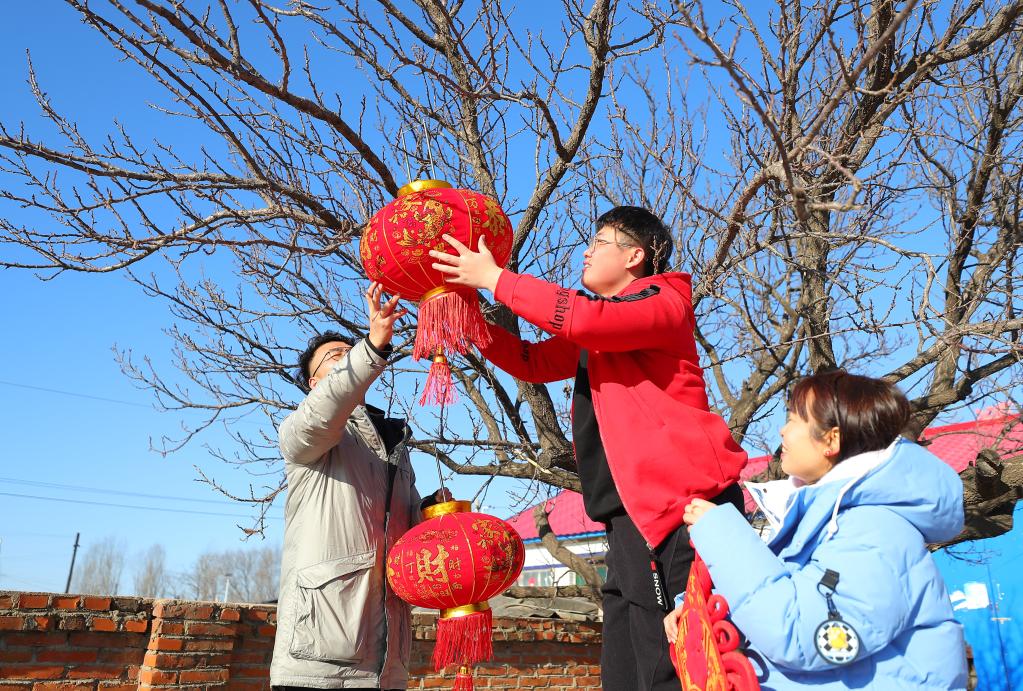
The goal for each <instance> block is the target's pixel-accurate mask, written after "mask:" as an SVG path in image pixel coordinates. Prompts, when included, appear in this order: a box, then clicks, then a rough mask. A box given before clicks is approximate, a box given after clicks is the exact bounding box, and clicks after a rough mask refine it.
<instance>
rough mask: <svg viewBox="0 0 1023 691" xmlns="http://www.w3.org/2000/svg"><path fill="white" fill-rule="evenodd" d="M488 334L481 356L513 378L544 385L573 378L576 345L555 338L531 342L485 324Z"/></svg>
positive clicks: (576, 364) (577, 356) (576, 363)
mask: <svg viewBox="0 0 1023 691" xmlns="http://www.w3.org/2000/svg"><path fill="white" fill-rule="evenodd" d="M487 332H488V333H489V334H490V338H491V342H490V345H488V346H486V347H481V348H480V352H481V353H482V354H483V357H485V358H486V359H488V360H490V361H491V362H493V363H494V364H495V365H497V366H498V367H500V368H501V369H502V370H504V371H505V372H507V373H508V374H510V375H512V376H513V377H515V378H516V379H521V380H522V381H527V382H530V383H531V384H545V383H547V382H551V381H560V380H562V379H568V378H570V377H573V376H575V372H576V368H577V367H578V365H579V347H578V346H576V345H575V344H573V343H570V342H569V341H566V340H565V339H563V338H557V337H554V338H548V339H547V340H545V341H540V342H539V343H530V342H528V341H524V340H522V339H521V338H519V337H518V336H515V335H514V334H511V333H509V332H507V331H505V330H504V329H502V328H501V327H500V326H494V325H493V324H487Z"/></svg>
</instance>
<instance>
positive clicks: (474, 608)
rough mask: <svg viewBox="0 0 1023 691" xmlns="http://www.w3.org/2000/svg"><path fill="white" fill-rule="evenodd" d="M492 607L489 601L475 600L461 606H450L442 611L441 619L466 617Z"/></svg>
mask: <svg viewBox="0 0 1023 691" xmlns="http://www.w3.org/2000/svg"><path fill="white" fill-rule="evenodd" d="M488 609H490V603H489V602H487V601H485V600H484V601H483V602H473V603H472V604H468V605H461V606H459V607H448V608H447V609H442V610H441V611H440V618H441V619H457V618H458V617H464V616H467V615H469V614H476V612H486V611H487V610H488Z"/></svg>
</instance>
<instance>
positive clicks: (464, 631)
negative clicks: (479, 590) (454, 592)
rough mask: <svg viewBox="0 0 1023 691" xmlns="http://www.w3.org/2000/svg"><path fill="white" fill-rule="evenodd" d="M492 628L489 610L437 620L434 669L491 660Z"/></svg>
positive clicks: (442, 617)
mask: <svg viewBox="0 0 1023 691" xmlns="http://www.w3.org/2000/svg"><path fill="white" fill-rule="evenodd" d="M459 609H461V608H459ZM493 628H494V617H493V613H492V612H491V611H490V608H489V607H487V608H486V609H484V610H483V611H475V612H472V613H471V614H463V615H461V616H451V617H444V616H443V615H442V616H441V617H440V618H439V619H438V620H437V645H436V646H434V649H433V668H434V669H435V670H436V671H438V672H439V671H441V670H442V669H444V667H445V666H447V665H450V664H451V663H457V664H459V665H471V664H473V663H476V662H485V661H486V660H489V659H491V658H493V657H494V644H493V641H491V638H490V636H491V633H492V631H493ZM456 688H457V687H456Z"/></svg>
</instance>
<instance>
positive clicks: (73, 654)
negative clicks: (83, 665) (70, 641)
mask: <svg viewBox="0 0 1023 691" xmlns="http://www.w3.org/2000/svg"><path fill="white" fill-rule="evenodd" d="M98 654H99V651H97V650H68V649H67V648H51V649H49V650H40V651H39V658H38V660H39V662H64V663H68V662H95V661H96V657H97V656H98Z"/></svg>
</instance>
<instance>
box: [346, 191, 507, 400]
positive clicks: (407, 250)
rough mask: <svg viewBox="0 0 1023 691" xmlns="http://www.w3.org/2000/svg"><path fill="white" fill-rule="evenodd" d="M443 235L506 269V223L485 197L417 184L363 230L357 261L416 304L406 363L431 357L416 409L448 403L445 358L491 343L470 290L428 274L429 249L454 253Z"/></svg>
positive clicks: (450, 391)
mask: <svg viewBox="0 0 1023 691" xmlns="http://www.w3.org/2000/svg"><path fill="white" fill-rule="evenodd" d="M444 234H449V235H451V236H452V237H454V238H456V239H457V240H459V241H460V242H462V243H463V244H465V245H466V246H467V247H469V248H470V249H471V250H473V251H476V250H478V249H479V241H480V238H485V240H486V245H487V247H488V248H489V249H490V251H491V252H492V253H493V255H494V260H495V261H496V262H497V264H498V266H504V265H505V264H506V263H508V258H509V257H510V256H511V247H512V227H511V221H509V220H508V217H507V216H506V215H505V213H504V211H502V210H501V207H500V205H499V204H498V203H497V202H496V201H494V200H493V199H491V198H490V197H488V196H486V195H484V194H480V193H479V192H473V191H471V190H461V189H454V188H452V187H451V185H449V184H448V183H446V182H444V181H443V180H416V181H414V182H410V183H409V184H407V185H405V186H404V187H402V188H401V189H400V190H398V196H397V198H396V199H395V200H394V201H392V202H391V203H390V204H388V205H387V206H385V207H384V208H382V209H381V210H380V211H378V212H377V213H376V214H375V215H374V216H373V218H371V219H370V221H369V223H368V224H367V225H366V229H365V231H364V232H363V234H362V240H361V242H360V244H359V254H360V258H361V260H362V266H363V268H364V269H365V271H366V275H367V276H368V277H369V278H370V280H373V281H379V282H380V283H381V284H382V285H383V286H384V289H385V290H386V291H387V292H389V293H391V294H392V295H399V296H401V298H402V299H404V300H410V301H415V302H418V303H419V321H418V324H417V326H416V342H415V346H414V348H413V351H412V357H413V358H414V359H415V360H419V359H420V358H424V357H432V358H434V365H433V366H432V367H431V368H430V374H429V376H428V377H427V385H426V389H425V390H424V392H423V397H422V399H420V404H423V403H426V402H432V403H438V404H446V403H452V402H454V400H455V392H454V388H453V386H452V384H451V378H450V373H451V370H450V369H449V368H448V366H447V360H446V359H444V360H443V361H442V362H441V363H438V361H437V359H436V357H437V356H441V357H443V356H444V354H445V352H456V353H461V354H464V353H466V352H468V351H469V349H470V347H471V346H473V345H481V346H486V345H488V344H489V343H490V339H489V337H488V334H487V330H486V325H485V324H484V322H483V315H482V314H481V313H480V308H479V299H478V297H477V295H476V291H475V290H472V289H470V288H466V287H464V286H454V285H451V284H449V283H447V282H446V281H445V280H444V276H445V275H444V274H443V273H441V272H440V271H437V270H435V269H434V268H433V266H432V264H433V263H434V262H433V258H432V257H430V250H439V251H442V252H448V253H450V252H453V251H454V250H453V248H452V247H450V246H449V245H448V243H447V242H445V241H444V240H443V239H442V238H441V236H442V235H444Z"/></svg>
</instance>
